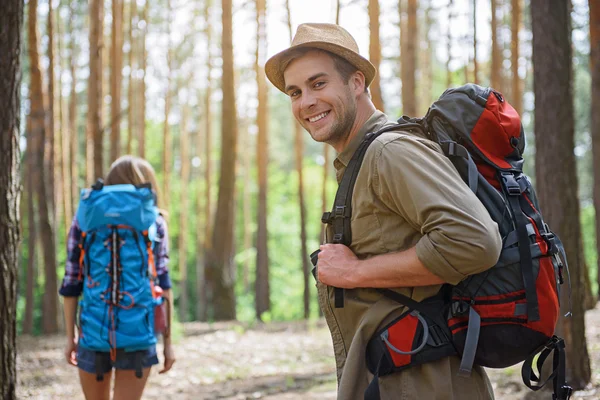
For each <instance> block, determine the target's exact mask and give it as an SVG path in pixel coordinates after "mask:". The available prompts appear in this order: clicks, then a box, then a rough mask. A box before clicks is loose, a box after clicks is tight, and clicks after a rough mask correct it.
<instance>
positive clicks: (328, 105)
mask: <svg viewBox="0 0 600 400" xmlns="http://www.w3.org/2000/svg"><path fill="white" fill-rule="evenodd" d="M283 76H284V79H285V92H286V93H287V95H288V96H290V99H291V101H292V112H293V114H294V117H296V119H297V120H298V122H300V125H302V126H303V127H304V129H306V130H307V131H308V133H310V136H311V137H312V138H313V139H314V140H316V141H317V142H326V143H329V144H331V145H335V144H336V143H339V142H341V141H343V140H344V139H345V138H346V137H347V136H348V135H349V133H350V130H351V128H352V124H353V123H354V119H355V117H356V100H357V99H356V97H355V96H356V95H355V92H356V91H355V90H353V85H352V84H348V82H345V81H344V80H343V78H342V77H341V75H340V74H339V72H338V71H337V70H336V69H335V65H334V63H333V59H332V58H331V57H330V56H329V55H328V54H327V53H323V52H320V51H310V52H308V53H306V54H305V55H303V56H301V57H299V58H297V59H295V60H293V61H292V62H291V63H290V64H289V65H288V67H287V68H286V70H285V71H284V74H283ZM350 82H352V79H351V80H350Z"/></svg>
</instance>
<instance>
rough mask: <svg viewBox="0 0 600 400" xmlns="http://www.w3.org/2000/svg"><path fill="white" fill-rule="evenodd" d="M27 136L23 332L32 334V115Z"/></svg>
mask: <svg viewBox="0 0 600 400" xmlns="http://www.w3.org/2000/svg"><path fill="white" fill-rule="evenodd" d="M25 126H26V128H25V137H26V138H27V149H29V151H27V152H26V153H25V159H24V161H25V163H26V164H25V168H24V174H23V177H25V184H26V194H27V196H26V199H27V272H26V277H27V278H26V279H27V283H26V289H25V316H24V317H23V333H25V334H27V335H31V334H32V333H33V310H34V308H35V287H36V282H37V279H36V276H37V271H36V262H35V250H36V243H37V224H36V220H35V206H34V204H33V198H34V191H35V190H34V188H35V183H34V181H33V180H34V176H35V175H36V174H35V158H34V157H35V154H34V153H33V151H32V149H33V148H34V144H33V140H32V139H33V138H32V135H31V116H28V117H27V122H26V124H25Z"/></svg>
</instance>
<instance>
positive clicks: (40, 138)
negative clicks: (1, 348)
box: [27, 0, 58, 333]
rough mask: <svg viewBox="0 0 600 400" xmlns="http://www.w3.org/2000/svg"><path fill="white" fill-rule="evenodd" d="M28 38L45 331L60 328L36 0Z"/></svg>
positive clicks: (30, 7)
mask: <svg viewBox="0 0 600 400" xmlns="http://www.w3.org/2000/svg"><path fill="white" fill-rule="evenodd" d="M27 34H28V39H29V43H28V44H29V46H28V47H29V59H30V68H31V72H30V75H31V86H30V103H31V118H32V120H31V135H32V136H33V138H34V139H33V140H34V142H35V146H34V148H32V149H31V151H32V153H33V154H35V157H36V167H35V169H36V171H37V173H38V174H39V175H38V177H39V179H38V182H39V186H38V190H37V202H38V212H39V218H40V232H39V233H40V237H41V240H42V248H43V250H44V275H45V283H44V301H43V310H42V313H43V317H42V325H43V332H44V333H55V332H57V331H58V282H57V276H56V248H55V245H54V231H53V229H52V224H51V223H50V211H49V207H48V190H47V184H48V182H47V173H48V171H47V170H46V168H45V164H44V147H45V146H44V143H45V140H46V124H45V116H46V112H45V108H44V100H43V99H44V93H43V89H42V73H41V70H40V61H39V53H38V35H37V0H30V2H29V10H28V32H27Z"/></svg>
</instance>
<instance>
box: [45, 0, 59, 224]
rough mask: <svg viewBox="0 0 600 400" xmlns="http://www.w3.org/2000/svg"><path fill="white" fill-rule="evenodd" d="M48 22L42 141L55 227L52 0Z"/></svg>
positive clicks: (49, 204) (52, 222)
mask: <svg viewBox="0 0 600 400" xmlns="http://www.w3.org/2000/svg"><path fill="white" fill-rule="evenodd" d="M47 17H48V20H47V21H48V23H47V24H46V28H47V33H48V93H47V95H48V113H47V114H46V116H47V119H46V135H47V136H46V140H45V143H44V166H45V168H46V171H47V176H48V186H47V190H48V198H47V201H48V208H49V209H50V221H51V224H52V227H53V228H54V229H56V226H57V225H55V223H56V217H57V215H56V211H57V206H56V204H57V202H56V198H55V192H56V190H55V185H56V179H55V168H56V166H55V162H54V158H55V155H56V153H55V151H54V150H55V137H54V136H55V131H56V129H55V128H56V118H55V117H56V116H55V115H54V110H55V107H54V97H55V96H54V95H55V92H54V61H55V60H54V7H53V5H52V1H50V2H49V3H48V15H47Z"/></svg>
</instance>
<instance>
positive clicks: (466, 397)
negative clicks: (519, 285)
mask: <svg viewBox="0 0 600 400" xmlns="http://www.w3.org/2000/svg"><path fill="white" fill-rule="evenodd" d="M388 123H390V122H389V121H388V119H387V117H386V116H385V115H384V114H383V113H381V112H379V111H376V112H375V113H374V114H373V115H372V116H371V118H370V119H369V120H368V121H367V122H366V123H365V125H364V126H363V127H362V129H361V130H360V131H359V133H358V134H357V136H356V137H355V138H354V139H353V140H352V141H351V142H350V144H349V145H348V146H347V148H346V149H344V151H343V152H342V153H340V154H339V155H338V157H337V158H336V160H335V161H334V166H335V168H336V175H337V180H338V183H339V182H340V180H341V178H342V175H343V173H344V170H345V168H346V166H347V165H348V162H349V161H350V159H351V158H352V155H353V154H354V151H355V150H356V149H357V148H358V146H359V145H360V143H361V142H362V140H363V139H364V136H365V135H366V134H367V133H368V132H375V131H377V130H378V129H379V128H381V127H383V126H384V125H386V124H388ZM351 229H352V244H351V246H350V248H351V249H352V251H353V252H354V253H355V254H356V255H357V256H358V257H359V258H361V259H363V258H368V257H371V256H374V255H378V254H384V253H388V252H397V251H402V250H407V249H409V248H411V247H413V246H416V251H417V256H418V257H419V260H420V261H421V262H422V263H423V264H424V265H425V267H426V268H427V269H429V270H430V271H431V272H432V273H433V274H435V275H437V276H439V277H440V278H442V279H443V280H444V281H446V282H449V283H452V284H456V283H458V282H460V281H461V280H463V279H464V278H465V277H466V276H468V275H470V274H474V273H478V272H481V271H484V270H486V269H488V268H490V267H491V266H493V265H494V264H495V262H496V261H497V259H498V255H499V253H500V248H501V238H500V235H499V233H498V228H497V226H496V223H495V222H493V221H492V219H491V218H490V216H489V214H488V212H487V211H486V209H485V208H484V206H483V205H482V204H481V203H480V202H479V200H478V199H477V198H476V197H475V195H474V194H473V193H472V192H471V191H470V189H469V188H468V187H467V186H466V185H465V184H464V182H463V181H462V179H461V178H460V176H459V175H458V172H457V171H456V169H455V168H454V166H453V165H452V163H451V162H450V161H449V160H448V159H447V158H446V157H445V156H444V155H443V153H442V151H441V149H440V147H439V145H437V144H436V143H434V142H432V141H430V140H427V139H424V138H421V137H418V136H416V134H413V133H408V132H401V131H399V132H388V133H384V134H382V135H380V136H379V137H378V138H377V139H375V141H374V142H373V143H372V144H371V145H370V146H369V148H368V150H367V152H366V155H365V158H364V161H363V164H362V167H361V169H360V171H359V173H358V176H357V179H356V185H355V187H354V193H353V197H352V219H351ZM327 236H328V242H331V238H332V236H333V235H332V233H331V231H329V232H328V235H327ZM440 287H441V286H440V285H432V286H424V287H414V288H412V287H405V288H398V289H395V290H397V291H398V292H399V293H402V294H404V295H406V296H409V297H411V298H413V299H414V300H416V301H420V300H423V299H425V298H427V297H430V296H433V295H434V294H436V293H437V292H438V290H439V289H440ZM317 288H318V293H319V304H320V306H321V309H322V310H323V314H324V315H325V318H326V320H327V323H328V325H329V329H330V331H331V336H332V339H333V347H334V353H335V359H336V366H337V374H338V399H342V400H346V399H362V398H363V396H364V391H365V389H366V388H367V386H368V384H369V382H370V381H371V379H372V377H373V376H372V375H371V373H369V372H368V370H367V367H366V360H365V349H366V347H367V343H368V341H369V339H371V337H372V336H373V334H374V333H375V332H376V331H377V330H378V329H380V328H382V327H383V325H385V324H387V323H388V322H390V321H391V320H392V319H393V318H395V317H397V316H399V315H400V314H401V313H403V312H404V307H403V306H402V305H400V304H398V303H396V302H394V301H392V300H390V299H388V298H386V297H383V296H382V295H381V294H379V293H378V292H377V291H375V290H373V289H350V290H345V297H344V300H345V306H344V307H343V308H335V307H334V304H335V302H334V289H333V288H332V287H328V286H325V285H323V284H321V283H317ZM459 364H460V359H459V358H458V357H447V358H444V359H441V360H438V361H436V362H432V363H428V364H425V365H420V366H415V367H412V368H409V369H407V370H404V371H401V372H398V373H395V374H391V375H387V376H384V377H381V378H380V381H379V382H380V390H381V398H382V399H383V400H386V399H389V400H392V399H393V400H397V399H405V400H410V399H415V400H416V399H418V400H488V399H493V392H492V388H491V385H490V382H489V380H488V378H487V375H486V374H485V372H484V370H483V368H481V367H475V368H474V369H473V372H472V375H471V377H470V378H461V377H458V376H457V372H458V367H459Z"/></svg>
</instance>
